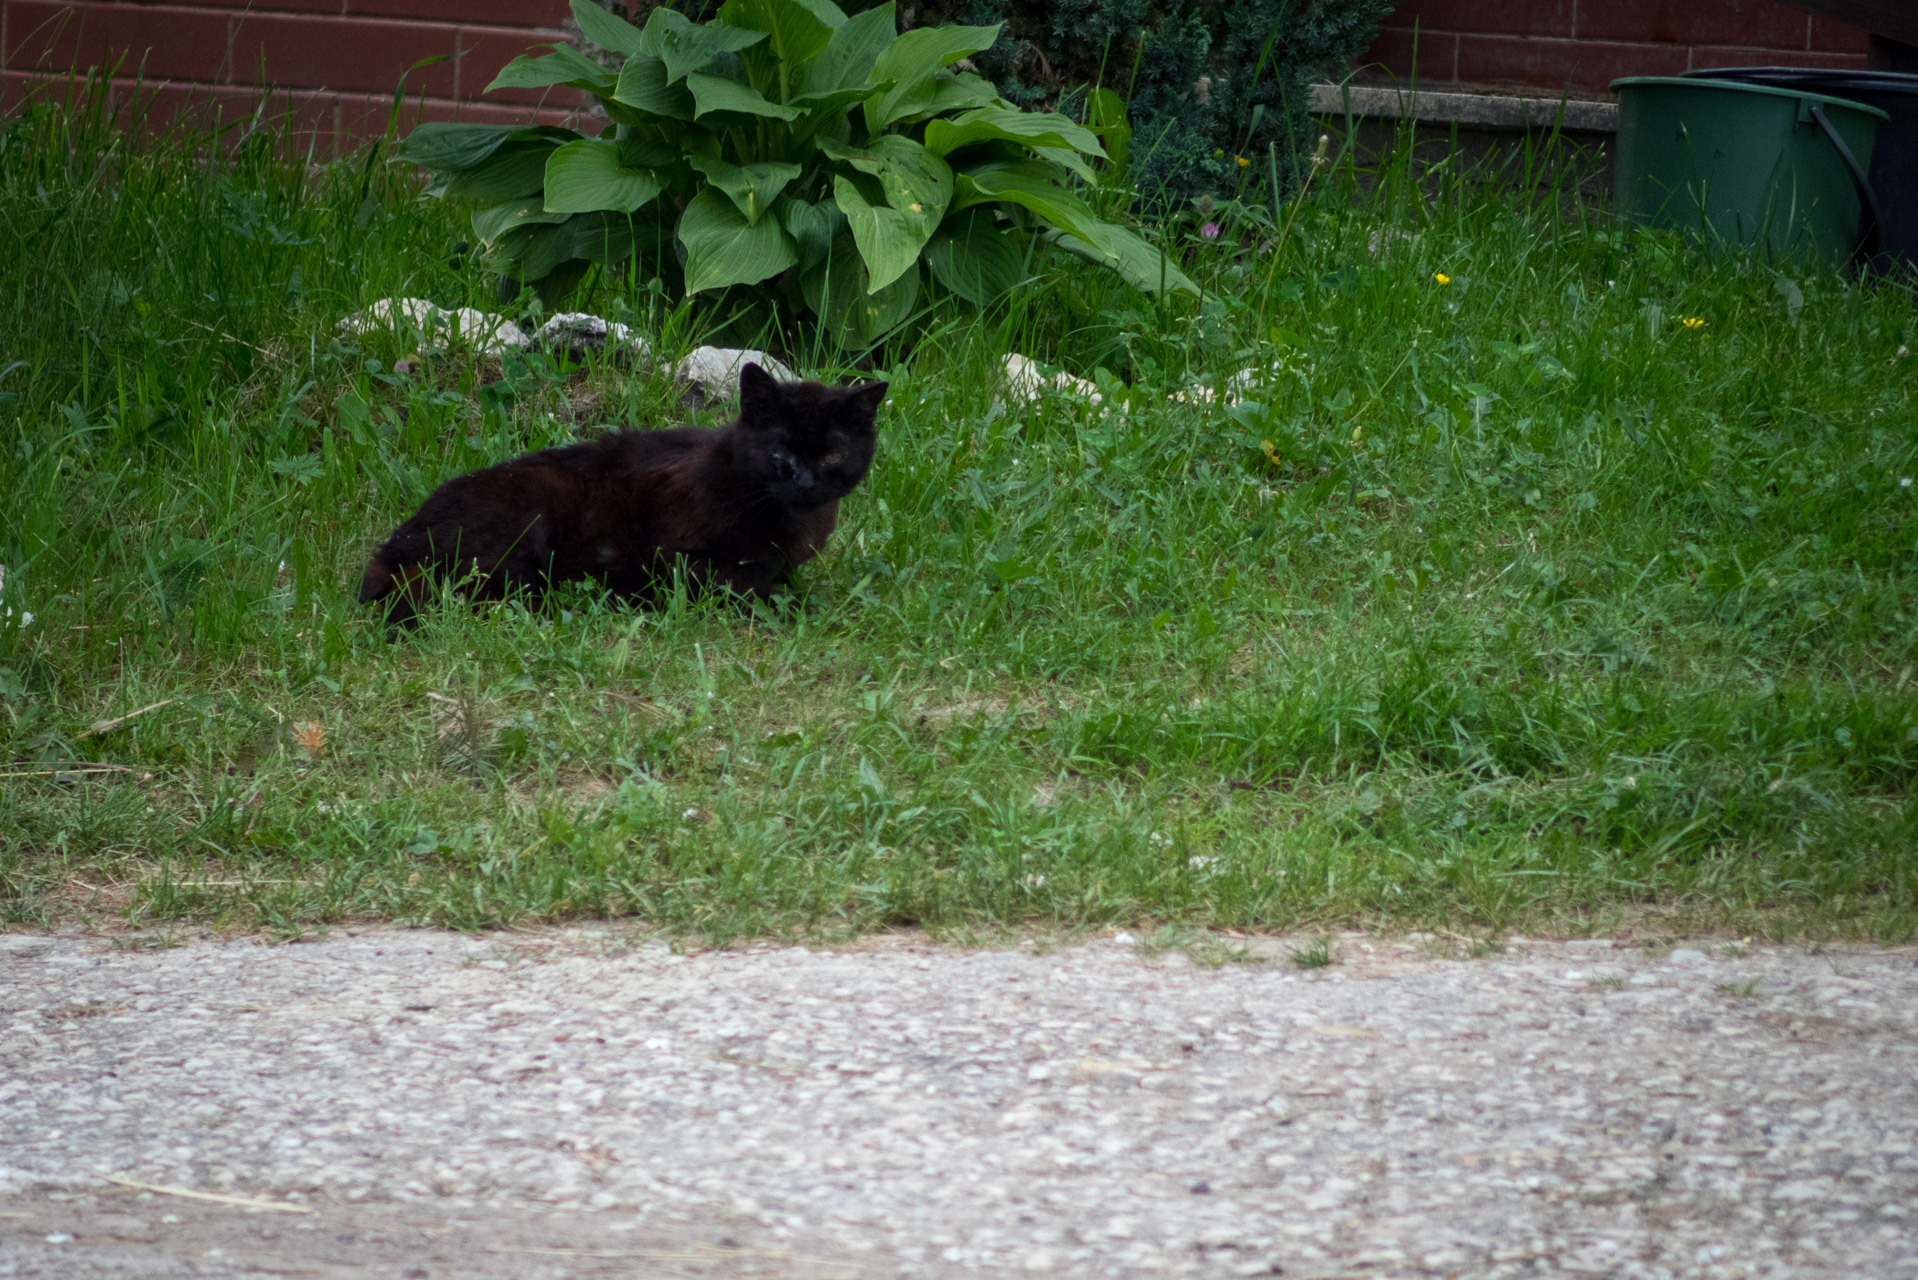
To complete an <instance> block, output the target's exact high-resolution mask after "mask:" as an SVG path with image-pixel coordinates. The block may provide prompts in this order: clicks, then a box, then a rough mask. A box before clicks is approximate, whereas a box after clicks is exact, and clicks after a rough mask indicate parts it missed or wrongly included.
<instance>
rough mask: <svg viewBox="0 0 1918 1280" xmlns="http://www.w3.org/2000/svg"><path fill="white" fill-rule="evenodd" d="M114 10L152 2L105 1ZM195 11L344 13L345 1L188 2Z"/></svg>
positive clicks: (198, 0) (142, 0)
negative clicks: (233, 10)
mask: <svg viewBox="0 0 1918 1280" xmlns="http://www.w3.org/2000/svg"><path fill="white" fill-rule="evenodd" d="M107 2H108V3H109V4H112V5H113V7H114V8H116V9H133V8H144V7H147V6H148V5H150V4H152V3H153V0H107ZM190 4H191V6H192V7H193V8H196V9H243V10H248V11H251V12H256V13H257V12H260V11H262V10H264V11H267V12H273V13H278V12H293V13H336V14H337V13H344V12H346V0H190Z"/></svg>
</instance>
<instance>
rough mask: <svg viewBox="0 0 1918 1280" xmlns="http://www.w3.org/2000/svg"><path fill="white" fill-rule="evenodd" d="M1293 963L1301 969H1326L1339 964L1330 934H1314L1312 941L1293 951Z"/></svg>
mask: <svg viewBox="0 0 1918 1280" xmlns="http://www.w3.org/2000/svg"><path fill="white" fill-rule="evenodd" d="M1290 954H1291V957H1292V963H1293V965H1294V966H1295V967H1297V968H1300V969H1324V968H1326V967H1328V966H1330V965H1335V964H1337V963H1338V962H1339V957H1338V952H1337V951H1336V950H1335V949H1334V948H1333V946H1332V938H1331V935H1330V934H1324V933H1319V934H1314V935H1313V936H1312V940H1311V941H1310V942H1308V943H1306V944H1305V945H1304V946H1302V947H1295V948H1293V949H1292V951H1291V953H1290Z"/></svg>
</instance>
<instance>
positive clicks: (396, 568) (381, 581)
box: [360, 555, 428, 629]
mask: <svg viewBox="0 0 1918 1280" xmlns="http://www.w3.org/2000/svg"><path fill="white" fill-rule="evenodd" d="M427 588H428V583H427V577H426V566H425V565H423V564H419V563H417V562H416V563H413V564H402V565H395V564H393V563H392V562H391V561H389V560H387V559H386V558H384V557H383V556H377V555H376V556H374V557H373V558H372V559H371V560H369V561H368V562H367V565H366V572H365V573H364V574H362V575H361V577H360V603H361V604H378V605H381V606H383V611H384V612H385V614H386V625H387V626H388V627H391V628H395V629H397V628H402V627H412V626H414V625H415V624H416V623H417V622H418V621H419V610H420V605H421V604H423V603H424V602H425V600H426V594H427Z"/></svg>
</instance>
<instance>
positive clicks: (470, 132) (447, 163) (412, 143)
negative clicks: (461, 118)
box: [393, 123, 520, 170]
mask: <svg viewBox="0 0 1918 1280" xmlns="http://www.w3.org/2000/svg"><path fill="white" fill-rule="evenodd" d="M518 132H520V128H519V126H518V125H511V124H437V123H436V124H423V125H421V126H419V127H418V128H417V129H415V130H413V132H411V133H409V134H407V135H406V137H405V139H404V140H402V141H401V143H400V145H399V147H398V149H396V150H395V151H394V152H393V155H394V157H395V158H396V159H400V160H408V161H411V162H412V163H414V164H419V165H425V166H426V167H427V168H428V169H435V170H440V169H470V168H472V167H473V166H474V165H476V164H478V163H479V162H480V161H482V160H484V159H486V158H487V157H488V156H490V155H492V154H493V153H494V152H495V151H498V150H499V149H500V148H501V147H502V146H504V145H506V141H507V139H509V138H511V137H512V136H513V135H514V134H516V133H518Z"/></svg>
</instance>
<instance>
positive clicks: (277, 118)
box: [115, 84, 333, 143]
mask: <svg viewBox="0 0 1918 1280" xmlns="http://www.w3.org/2000/svg"><path fill="white" fill-rule="evenodd" d="M122 102H124V103H125V104H126V107H127V109H128V110H129V111H137V112H138V115H139V123H140V125H141V127H142V130H143V131H151V130H155V129H158V128H162V127H164V126H165V125H167V124H170V123H172V122H174V121H176V120H180V119H182V118H184V119H186V120H187V121H189V122H191V123H192V124H193V125H195V126H198V127H201V128H213V127H215V126H217V127H219V128H220V129H221V131H222V136H223V137H224V138H225V139H226V140H227V141H228V142H230V143H231V142H238V141H239V139H240V138H241V137H242V136H243V135H244V134H245V132H246V129H247V126H248V125H249V123H250V122H251V121H252V120H253V119H254V118H255V117H256V115H257V116H258V118H259V119H260V122H261V124H262V126H263V127H264V128H265V129H266V130H267V131H269V132H275V133H279V132H283V133H287V134H291V135H296V136H305V135H311V134H315V133H319V134H323V135H324V136H326V137H327V138H328V140H329V141H330V140H331V137H332V133H333V95H332V94H330V93H302V92H297V91H295V92H268V93H266V94H262V93H261V92H260V90H258V89H255V88H251V87H249V86H246V85H205V84H194V85H185V84H167V85H159V86H157V87H151V88H146V89H144V90H142V91H141V92H140V93H138V94H137V95H135V94H134V93H133V91H132V90H131V88H130V87H129V88H125V89H121V88H118V87H116V90H115V105H119V104H120V103H122ZM262 102H264V110H262Z"/></svg>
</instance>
